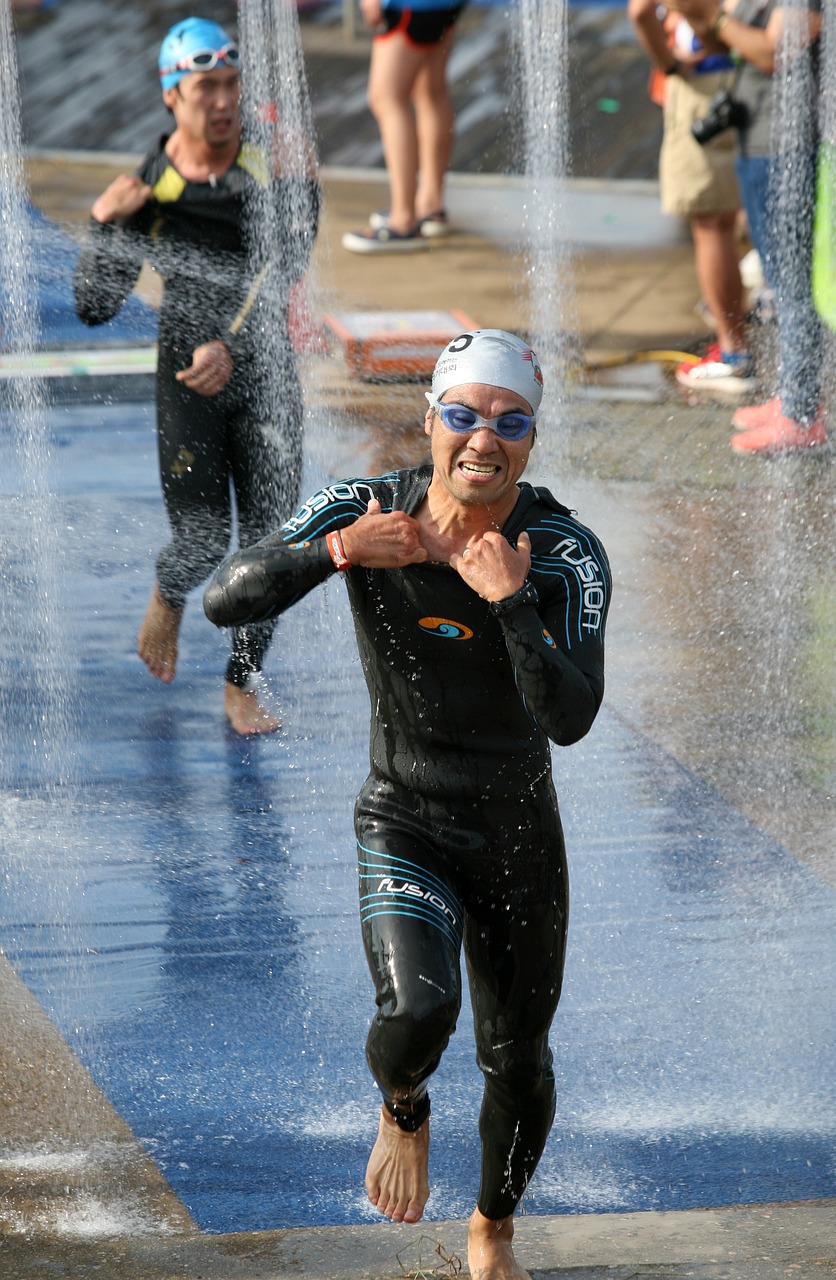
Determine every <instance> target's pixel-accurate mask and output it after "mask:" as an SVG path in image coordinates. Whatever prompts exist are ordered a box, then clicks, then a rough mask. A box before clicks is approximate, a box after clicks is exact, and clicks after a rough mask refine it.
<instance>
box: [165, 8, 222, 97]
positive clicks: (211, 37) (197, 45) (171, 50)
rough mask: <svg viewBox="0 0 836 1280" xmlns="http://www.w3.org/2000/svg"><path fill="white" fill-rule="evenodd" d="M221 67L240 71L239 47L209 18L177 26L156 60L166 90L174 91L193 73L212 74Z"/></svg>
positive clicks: (166, 39)
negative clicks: (236, 68)
mask: <svg viewBox="0 0 836 1280" xmlns="http://www.w3.org/2000/svg"><path fill="white" fill-rule="evenodd" d="M195 58H196V59H197V60H196V61H195ZM221 63H226V64H227V65H228V66H231V67H237V66H238V46H237V45H236V44H235V42H234V40H232V38H231V37H230V36H229V35H228V34H227V33H226V31H224V29H223V27H219V26H218V24H217V22H210V21H209V19H208V18H184V19H183V20H182V22H177V23H175V25H174V26H173V27H172V28H171V30H170V31H169V33H168V35H167V36H166V38H165V40H163V42H162V44H161V45H160V56H159V58H158V59H157V66H158V67H159V69H160V82H161V84H162V87H163V88H164V89H173V88H174V86H175V85H176V84H179V83H180V81H181V80H182V79H183V76H187V75H188V74H189V73H190V72H192V71H203V70H206V71H210V70H211V69H212V68H213V67H217V66H218V65H220V64H221Z"/></svg>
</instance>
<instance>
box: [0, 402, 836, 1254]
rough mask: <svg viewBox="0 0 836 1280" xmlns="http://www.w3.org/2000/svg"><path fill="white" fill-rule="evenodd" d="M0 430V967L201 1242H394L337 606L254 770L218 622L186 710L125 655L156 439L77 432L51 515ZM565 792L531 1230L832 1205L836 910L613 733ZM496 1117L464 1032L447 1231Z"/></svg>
mask: <svg viewBox="0 0 836 1280" xmlns="http://www.w3.org/2000/svg"><path fill="white" fill-rule="evenodd" d="M2 426H3V431H2V434H0V511H1V512H2V514H0V537H2V545H3V547H4V556H5V573H4V578H5V581H6V589H5V590H4V593H3V604H2V612H1V613H0V625H2V630H1V631H0V678H1V680H2V683H1V684H0V713H2V715H0V719H1V720H2V729H1V730H0V737H2V743H0V745H2V758H0V817H2V832H3V834H2V857H3V868H4V897H3V907H2V919H0V946H2V948H3V950H4V951H5V953H6V955H7V956H8V957H9V959H10V960H11V961H12V963H13V964H14V965H15V967H16V968H17V969H18V970H19V972H20V973H21V974H22V975H23V977H24V978H25V980H26V982H27V983H28V984H29V986H30V988H31V989H32V990H33V991H34V993H35V994H36V996H37V997H38V998H39V999H40V1000H41V1002H42V1003H43V1005H44V1006H45V1008H47V1010H48V1011H49V1012H50V1014H51V1015H52V1017H53V1018H54V1020H55V1021H56V1022H57V1024H58V1025H59V1026H60V1027H61V1029H62V1031H63V1032H64V1034H65V1035H66V1036H67V1038H68V1040H69V1041H70V1043H71V1044H72V1045H73V1046H74V1047H75V1048H76V1050H77V1052H78V1053H79V1054H80V1056H81V1057H82V1059H83V1060H84V1062H85V1063H86V1064H87V1066H88V1067H89V1069H90V1070H91V1072H92V1073H93V1075H94V1077H95V1078H96V1080H97V1081H98V1083H99V1084H100V1085H101V1087H102V1088H103V1089H104V1091H105V1092H106V1094H107V1095H108V1097H109V1098H110V1099H111V1101H112V1103H113V1105H114V1106H115V1107H116V1108H117V1109H118V1110H119V1111H120V1112H121V1114H122V1115H123V1116H124V1117H125V1118H126V1119H127V1121H128V1122H129V1123H130V1125H131V1126H132V1128H133V1130H134V1132H135V1133H136V1134H137V1135H138V1136H139V1138H141V1140H142V1141H143V1142H144V1143H145V1145H146V1147H147V1148H148V1150H149V1151H150V1152H151V1153H152V1155H153V1156H154V1157H155V1158H156V1159H157V1161H158V1162H159V1164H160V1166H161V1168H162V1169H163V1170H164V1172H165V1174H166V1175H167V1177H168V1178H169V1180H170V1181H171V1183H172V1185H173V1187H174V1188H175V1190H176V1191H177V1193H178V1194H179V1195H180V1196H181V1197H182V1199H183V1200H184V1201H185V1203H186V1204H187V1205H188V1207H189V1209H190V1210H191V1212H192V1213H193V1214H194V1216H195V1218H196V1219H197V1221H198V1223H199V1224H200V1226H201V1227H202V1228H204V1229H205V1230H210V1231H241V1230H251V1229H258V1228H269V1227H284V1226H303V1225H314V1224H316V1225H321V1224H339V1223H356V1222H362V1221H369V1220H373V1219H374V1218H375V1217H376V1215H375V1214H373V1213H372V1212H371V1211H370V1209H369V1208H368V1206H367V1204H366V1202H365V1197H364V1193H363V1190H362V1181H363V1172H364V1169H365V1161H366V1157H367V1153H368V1148H369V1144H370V1141H371V1139H372V1137H373V1134H374V1131H375V1128H376V1113H377V1108H378V1103H377V1098H376V1094H375V1091H374V1089H373V1087H372V1085H371V1082H370V1078H369V1076H368V1073H367V1069H366V1067H365V1063H364V1058H363V1041H364V1038H365V1031H366V1027H367V1025H368V1020H369V1017H370V1015H371V1012H372V997H371V986H370V982H369V979H368V975H367V974H366V972H365V962H364V959H363V955H362V949H361V945H360V937H359V926H358V922H357V902H356V899H357V888H356V872H355V866H354V850H353V837H352V830H351V809H352V798H353V795H354V792H355V790H356V788H357V787H358V785H359V783H360V782H361V780H362V778H363V776H364V774H365V769H366V761H367V723H368V708H367V700H366V693H365V687H364V685H363V683H362V679H361V675H360V671H359V667H358V665H357V663H356V660H355V659H354V652H353V641H352V634H351V628H350V621H349V618H348V613H347V608H346V605H345V600H344V594H343V589H342V587H341V586H340V585H339V584H338V583H333V584H329V585H328V586H327V587H326V588H325V589H323V590H321V591H319V592H318V593H315V594H314V596H312V597H311V598H309V599H308V600H306V601H305V602H303V603H302V604H301V605H299V606H297V608H296V609H295V610H293V611H292V612H291V613H290V614H288V615H287V616H286V618H285V619H283V620H282V622H281V624H280V627H279V630H278V632H277V638H276V642H275V644H274V649H273V651H272V653H271V658H270V661H269V666H268V675H269V679H270V683H271V685H272V687H273V689H274V690H275V691H276V693H277V694H278V696H279V698H280V700H281V704H282V707H283V714H284V719H285V726H284V729H283V731H282V733H281V734H279V735H277V736H275V737H273V738H270V739H265V740H261V741H257V742H253V743H250V744H248V743H246V742H245V741H243V740H242V739H240V738H238V737H236V736H235V735H233V734H231V733H229V732H228V731H227V730H226V728H225V726H224V721H223V718H222V714H221V697H222V680H223V667H224V662H225V656H226V639H225V637H224V636H223V635H222V634H221V633H218V632H216V631H215V630H214V628H212V627H211V626H210V625H209V623H208V622H206V621H205V619H204V618H203V616H202V612H201V609H200V605H199V601H198V600H197V599H196V600H195V601H194V602H193V603H191V604H190V607H189V609H188V610H187V614H186V621H185V624H184V631H183V642H182V654H181V664H180V668H179V671H178V676H177V680H176V681H175V682H174V684H173V685H172V686H170V687H164V686H162V685H160V684H158V683H157V682H155V681H153V680H152V679H151V678H150V677H149V676H148V674H147V673H146V671H145V669H144V667H143V666H142V664H141V663H140V661H139V659H138V658H137V657H136V655H135V653H134V636H135V633H136V628H137V625H138V622H139V619H140V617H141V615H142V612H143V609H144V607H145V603H146V599H147V594H148V590H149V586H150V582H151V578H152V574H153V561H154V553H155V550H156V548H157V546H158V545H159V543H160V542H161V541H162V539H163V538H164V525H163V516H162V507H161V501H160V498H159V492H158V480H157V476H156V465H155V441H154V433H153V416H152V413H151V410H150V409H149V407H148V406H144V405H135V406H128V405H121V406H107V407H103V406H100V407H98V408H91V407H86V408H84V407H79V406H75V407H73V408H64V409H62V410H54V411H52V412H51V413H50V414H49V415H48V422H47V431H48V437H49V442H50V455H49V459H48V462H47V465H46V474H47V478H48V481H49V485H50V487H51V488H52V490H53V491H54V496H52V497H51V498H50V499H49V500H48V501H47V502H43V501H41V500H39V499H38V497H37V495H35V496H34V497H31V496H29V497H27V493H29V490H30V489H31V487H32V482H31V479H28V478H27V476H26V475H25V474H24V473H23V472H22V471H21V469H20V464H19V457H18V454H19V447H15V448H13V447H12V437H11V436H10V434H9V431H8V424H2ZM309 481H310V484H311V485H313V484H316V483H318V481H319V477H317V476H314V475H311V476H310V478H309ZM562 496H564V497H571V494H563V495H562ZM32 509H34V511H35V516H36V517H37V519H38V520H40V521H43V520H46V521H47V522H49V523H50V524H51V530H50V535H49V536H48V537H46V539H45V545H41V546H40V547H33V546H32V541H31V535H32V527H31V516H30V511H31V510H32ZM37 527H38V526H37V525H36V528H37ZM50 539H51V541H50ZM40 541H41V543H42V544H44V536H43V533H42V534H41V539H40ZM44 600H46V604H45V603H44ZM50 655H51V656H50ZM47 659H49V660H48V661H47ZM44 714H47V715H48V716H51V717H52V718H53V719H56V718H57V721H58V722H59V729H60V732H52V730H51V729H50V728H48V727H45V726H44V721H43V716H44ZM555 773H556V780H557V785H558V792H559V795H560V796H561V799H562V808H563V815H564V822H565V826H566V833H567V844H568V848H569V861H570V868H571V885H572V913H571V932H570V950H569V962H568V966H567V975H566V987H565V995H564V999H563V1001H562V1003H561V1007H560V1011H559V1013H558V1018H557V1021H556V1024H555V1029H554V1035H553V1045H554V1050H555V1059H556V1072H557V1083H558V1112H557V1121H556V1124H555V1128H554V1131H553V1134H552V1137H551V1139H550V1141H549V1144H548V1147H547V1151H546V1155H545V1157H544V1159H543V1162H542V1164H541V1166H540V1169H539V1170H538V1173H537V1175H536V1177H535V1179H534V1181H533V1183H532V1186H531V1188H530V1191H529V1193H528V1195H527V1196H526V1200H525V1206H526V1208H527V1209H528V1211H529V1212H534V1213H570V1212H582V1211H610V1210H612V1211H615V1210H619V1211H620V1210H638V1209H670V1208H685V1207H691V1206H699V1205H720V1204H730V1203H739V1202H752V1201H765V1200H766V1201H768V1200H801V1199H807V1198H815V1197H823V1196H833V1195H836V1164H835V1163H834V1141H833V1140H834V1129H836V1051H835V1050H836V1046H835V1045H834V1038H835V1036H834V1025H836V1018H834V1014H835V1013H836V995H834V991H836V983H834V978H836V892H834V890H833V889H832V888H830V887H828V886H827V885H825V884H824V883H823V882H821V881H820V880H818V879H817V878H816V877H815V876H813V875H812V874H811V873H810V872H808V871H807V870H806V869H805V868H804V867H802V866H801V865H800V864H799V863H798V862H797V861H796V860H795V859H794V858H793V857H791V856H790V855H789V854H788V853H787V852H786V851H785V850H783V849H782V848H780V847H778V846H776V845H775V844H774V842H772V841H770V840H769V839H767V838H766V837H765V836H764V835H763V834H762V833H761V832H759V831H758V830H757V829H756V828H754V827H752V826H751V825H750V824H749V823H747V822H746V821H744V819H743V818H742V817H741V816H740V815H739V814H738V813H736V812H735V811H734V810H733V809H731V808H730V807H729V806H728V805H727V804H726V803H724V802H723V801H722V800H721V799H719V798H718V797H717V796H716V795H715V794H714V793H713V792H711V791H710V790H709V789H707V788H706V787H705V786H704V785H703V784H701V783H700V782H699V781H698V780H696V779H695V778H694V777H693V776H692V775H690V774H689V773H688V772H687V771H686V770H685V769H683V768H682V767H680V766H679V765H678V764H676V763H675V762H674V761H672V760H671V759H670V758H669V757H667V756H666V755H665V754H664V753H662V752H660V751H659V750H658V749H657V748H656V747H655V746H654V745H653V744H652V743H650V742H648V741H647V740H646V739H644V738H642V737H640V736H639V735H637V734H636V733H635V732H633V731H632V730H631V728H630V727H629V725H626V724H624V723H622V722H621V720H620V719H619V717H618V714H617V708H612V707H606V708H605V710H604V712H603V713H602V715H601V717H600V718H599V721H598V723H597V724H596V726H595V728H594V730H593V732H592V733H591V734H590V735H589V737H588V738H587V739H586V740H585V741H584V742H583V743H581V744H579V745H578V746H577V747H574V748H571V749H569V750H565V751H559V752H556V754H555ZM479 1100H480V1081H479V1076H478V1072H477V1069H476V1066H475V1063H474V1048H473V1039H472V1033H471V1029H470V1025H469V1011H468V1010H467V1009H465V1011H464V1012H463V1014H462V1018H461V1022H460V1025H459V1029H458V1031H457V1034H456V1036H455V1038H454V1040H453V1042H452V1044H451V1046H450V1048H449V1050H448V1053H447V1054H446V1056H445V1059H444V1062H443V1064H442V1066H441V1068H440V1070H439V1072H438V1074H437V1078H436V1082H435V1087H434V1089H433V1111H434V1136H433V1148H432V1155H431V1179H432V1184H433V1188H434V1191H433V1195H432V1198H431V1200H430V1204H429V1210H428V1215H429V1216H431V1217H437V1218H451V1217H460V1216H465V1215H466V1214H467V1213H469V1211H470V1208H471V1206H472V1203H473V1198H474V1195H475V1191H476V1179H477V1168H478V1149H477V1143H476V1125H477V1115H478V1108H479Z"/></svg>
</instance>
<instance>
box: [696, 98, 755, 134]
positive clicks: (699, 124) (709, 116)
mask: <svg viewBox="0 0 836 1280" xmlns="http://www.w3.org/2000/svg"><path fill="white" fill-rule="evenodd" d="M748 119H749V113H748V111H747V110H746V107H745V105H744V104H743V103H742V102H735V100H734V98H733V97H732V96H731V94H730V93H729V92H728V90H727V89H721V90H720V91H719V93H715V95H714V97H713V98H712V99H711V101H710V102H709V104H708V110H707V111H706V113H705V115H704V116H703V117H702V119H701V120H695V121H694V123H693V124H692V125H691V133H692V134H693V136H694V137H695V138H696V140H697V142H698V143H699V144H700V146H701V147H704V146H705V144H706V143H707V142H710V141H711V139H712V138H716V137H717V134H718V133H722V132H723V131H724V130H725V129H742V128H743V126H744V125H745V124H746V122H747V120H748Z"/></svg>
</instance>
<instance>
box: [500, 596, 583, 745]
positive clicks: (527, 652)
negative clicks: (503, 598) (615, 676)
mask: <svg viewBox="0 0 836 1280" xmlns="http://www.w3.org/2000/svg"><path fill="white" fill-rule="evenodd" d="M563 613H564V610H563V609H562V608H558V609H555V610H554V611H551V616H549V611H548V610H547V611H546V613H545V616H542V617H541V613H540V612H539V611H538V610H537V609H536V608H535V607H534V606H533V605H522V606H520V608H518V609H515V610H514V611H513V612H512V613H509V614H506V615H505V617H503V618H500V625H501V627H502V633H503V637H504V639H505V644H506V647H507V649H508V654H509V656H510V658H511V663H512V665H513V668H514V675H515V679H516V682H517V690H518V692H519V695H520V697H521V698H522V700H523V705H524V706H525V708H526V710H527V711H528V713H529V715H530V716H531V717H532V719H533V720H535V721H536V723H537V724H538V725H539V727H540V728H541V729H542V730H543V732H544V733H545V734H547V736H548V737H549V738H551V740H552V742H556V743H557V744H558V746H561V747H568V746H571V744H572V743H573V742H577V741H578V740H579V739H580V738H582V737H584V735H585V734H586V733H588V732H589V730H590V729H591V727H592V723H593V721H594V719H595V717H596V715H597V714H598V708H599V707H600V705H601V700H602V698H603V696H604V644H603V619H601V621H600V626H599V632H598V635H597V636H595V637H590V638H588V639H587V640H585V642H584V643H583V644H582V645H581V646H579V648H578V650H577V651H574V652H572V651H570V653H566V652H564V651H563V650H562V649H561V647H560V646H559V644H558V643H557V641H556V640H555V638H554V636H555V635H557V634H559V630H558V628H559V626H560V625H561V624H562V620H563Z"/></svg>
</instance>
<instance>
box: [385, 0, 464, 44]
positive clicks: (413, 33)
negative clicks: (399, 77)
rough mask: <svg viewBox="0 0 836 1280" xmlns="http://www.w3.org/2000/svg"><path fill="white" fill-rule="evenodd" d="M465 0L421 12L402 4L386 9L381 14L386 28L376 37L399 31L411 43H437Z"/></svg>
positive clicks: (456, 17) (455, 18) (451, 23)
mask: <svg viewBox="0 0 836 1280" xmlns="http://www.w3.org/2000/svg"><path fill="white" fill-rule="evenodd" d="M466 3H467V0H461V3H459V4H447V5H442V6H441V7H439V8H438V9H427V10H424V11H422V12H421V13H416V12H415V11H414V10H412V9H409V8H407V7H406V6H404V7H403V8H399V9H387V10H386V11H385V13H384V14H383V21H384V24H385V26H386V30H385V31H382V32H381V33H380V35H379V37H378V39H381V40H385V39H386V37H387V36H389V35H391V34H392V32H393V31H399V32H400V33H401V35H403V36H406V38H407V40H410V41H411V42H412V44H422V45H423V44H438V43H439V41H440V40H443V39H444V37H445V36H446V34H447V32H448V31H449V30H450V28H451V27H452V26H453V24H454V23H455V22H456V21H457V20H458V18H459V15H460V14H461V12H462V10H463V9H464V7H465V4H466Z"/></svg>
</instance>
